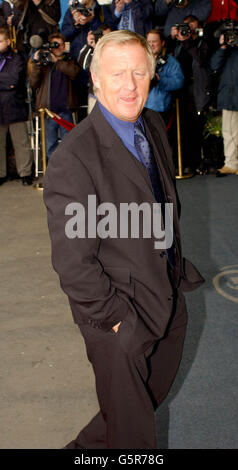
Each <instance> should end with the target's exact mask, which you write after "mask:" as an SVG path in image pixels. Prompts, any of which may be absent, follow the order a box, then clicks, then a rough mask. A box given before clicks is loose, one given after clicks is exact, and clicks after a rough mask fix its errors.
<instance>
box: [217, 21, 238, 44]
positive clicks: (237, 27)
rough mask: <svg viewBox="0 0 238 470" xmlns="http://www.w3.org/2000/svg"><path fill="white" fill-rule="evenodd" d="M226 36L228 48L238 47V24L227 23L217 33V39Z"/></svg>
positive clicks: (225, 40)
mask: <svg viewBox="0 0 238 470" xmlns="http://www.w3.org/2000/svg"><path fill="white" fill-rule="evenodd" d="M222 34H224V42H225V45H226V46H230V47H234V46H238V24H237V23H234V22H233V21H225V23H222V25H221V26H219V28H218V29H217V30H216V31H215V33H214V36H215V38H219V37H220V36H221V35H222Z"/></svg>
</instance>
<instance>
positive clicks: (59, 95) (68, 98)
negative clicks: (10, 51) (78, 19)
mask: <svg viewBox="0 0 238 470" xmlns="http://www.w3.org/2000/svg"><path fill="white" fill-rule="evenodd" d="M48 41H49V42H52V43H55V44H53V45H55V47H52V48H51V49H50V51H49V52H48V54H49V56H48V59H47V61H46V63H44V62H42V60H41V56H40V51H39V50H37V51H36V52H35V53H34V60H33V63H32V66H31V72H30V84H31V86H32V88H33V89H36V103H35V108H36V110H39V109H40V108H48V109H49V110H50V111H52V112H55V113H56V114H57V115H59V116H60V117H61V118H63V119H66V120H67V121H69V122H73V117H72V111H74V110H76V109H77V107H78V99H77V93H76V90H75V88H74V80H75V78H76V76H77V74H78V73H79V70H80V68H79V65H78V64H76V63H75V61H74V60H73V59H72V58H71V56H70V54H68V53H66V52H65V37H64V36H63V35H62V34H61V33H55V34H52V35H50V36H49V38H48ZM45 130H46V154H47V158H48V159H49V158H50V156H51V154H52V152H53V151H54V150H55V149H56V147H57V145H58V131H60V137H61V140H62V139H63V138H64V136H65V135H66V134H67V133H68V131H67V130H66V129H65V128H64V127H62V126H60V125H59V124H58V123H56V122H55V121H54V120H52V119H51V118H46V120H45Z"/></svg>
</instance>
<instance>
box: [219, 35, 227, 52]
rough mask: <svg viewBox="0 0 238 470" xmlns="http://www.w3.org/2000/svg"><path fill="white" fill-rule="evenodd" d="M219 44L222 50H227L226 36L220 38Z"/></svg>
mask: <svg viewBox="0 0 238 470" xmlns="http://www.w3.org/2000/svg"><path fill="white" fill-rule="evenodd" d="M219 43H220V44H221V49H226V45H225V36H224V34H222V35H221V36H220V39H219Z"/></svg>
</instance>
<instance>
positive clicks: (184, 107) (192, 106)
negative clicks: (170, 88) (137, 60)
mask: <svg viewBox="0 0 238 470" xmlns="http://www.w3.org/2000/svg"><path fill="white" fill-rule="evenodd" d="M182 24H183V29H181V28H178V27H176V26H173V27H172V28H171V37H172V38H173V42H174V44H175V48H174V57H175V58H176V59H177V60H178V61H179V63H180V65H181V67H182V70H183V74H184V78H185V80H184V87H183V90H182V93H180V96H179V98H180V118H181V137H182V150H183V164H184V172H185V173H186V172H189V173H190V172H193V173H195V172H196V171H198V173H200V167H201V168H202V167H203V162H202V144H203V129H204V125H205V122H206V112H207V109H208V107H209V104H210V103H211V99H212V73H211V68H210V58H211V52H210V49H209V44H208V42H207V40H206V38H205V37H204V36H200V34H201V33H202V30H201V29H200V28H199V26H200V25H199V21H198V18H196V17H195V16H192V15H189V16H187V17H185V18H184V20H183V23H182ZM185 28H188V29H185Z"/></svg>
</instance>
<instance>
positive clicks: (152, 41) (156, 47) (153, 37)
mask: <svg viewBox="0 0 238 470" xmlns="http://www.w3.org/2000/svg"><path fill="white" fill-rule="evenodd" d="M147 42H148V44H149V45H150V47H151V49H152V52H153V54H154V55H155V56H156V55H158V54H160V52H161V51H162V47H163V45H164V41H163V42H161V39H160V36H159V35H158V34H154V33H149V34H148V36H147Z"/></svg>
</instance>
